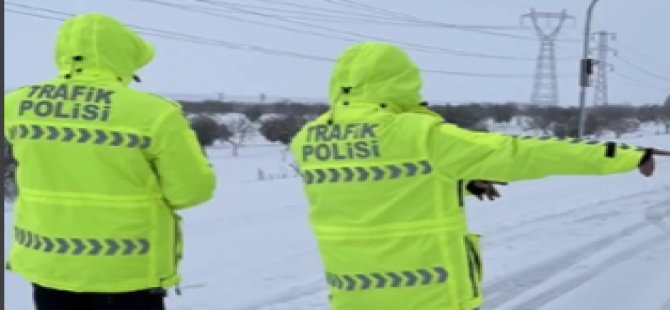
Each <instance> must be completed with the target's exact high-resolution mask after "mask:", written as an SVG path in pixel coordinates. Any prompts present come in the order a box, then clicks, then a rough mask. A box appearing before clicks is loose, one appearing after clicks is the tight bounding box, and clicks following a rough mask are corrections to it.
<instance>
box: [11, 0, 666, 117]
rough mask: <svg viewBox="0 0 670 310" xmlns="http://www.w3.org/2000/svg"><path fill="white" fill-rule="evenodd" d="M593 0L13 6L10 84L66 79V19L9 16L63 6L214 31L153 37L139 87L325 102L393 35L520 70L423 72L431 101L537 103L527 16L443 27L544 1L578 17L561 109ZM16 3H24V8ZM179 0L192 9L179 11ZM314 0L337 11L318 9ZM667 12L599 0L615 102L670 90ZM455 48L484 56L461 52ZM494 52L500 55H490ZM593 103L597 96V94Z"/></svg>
mask: <svg viewBox="0 0 670 310" xmlns="http://www.w3.org/2000/svg"><path fill="white" fill-rule="evenodd" d="M151 2H153V3H151ZM156 2H160V3H163V4H162V5H161V4H160V3H156ZM589 2H590V1H588V0H560V1H559V0H425V1H421V0H415V1H399V0H396V1H389V0H370V1H362V0H351V1H347V0H246V1H241V0H12V1H5V88H6V89H7V88H14V87H17V86H21V85H25V84H30V83H37V82H40V81H43V80H47V79H50V78H52V77H54V75H55V74H56V69H55V66H54V63H53V59H54V57H53V50H54V45H55V43H54V42H55V36H56V32H57V29H58V27H59V25H60V23H61V22H59V21H55V20H49V19H40V18H37V17H34V16H25V15H19V14H16V13H15V12H14V13H12V12H9V11H8V10H13V11H19V12H23V13H24V14H25V13H28V14H39V15H43V16H53V17H59V15H58V14H57V13H54V12H51V13H49V12H46V11H39V10H36V9H35V8H42V9H50V10H57V11H62V12H66V13H75V14H76V13H85V12H99V13H105V14H108V15H111V16H113V17H116V18H118V19H120V20H121V21H123V22H125V23H129V24H133V25H138V26H143V27H149V28H154V29H159V30H162V31H172V32H179V33H182V34H188V35H194V36H198V37H203V38H206V39H207V40H208V41H207V42H209V44H195V43H192V42H185V41H184V40H183V39H182V40H172V39H166V38H160V37H155V36H145V37H146V38H147V40H148V41H150V42H151V43H153V44H154V45H155V46H156V49H157V57H156V59H155V60H154V62H153V63H151V64H150V65H149V66H148V67H146V68H145V69H143V70H142V71H141V72H140V76H141V77H142V79H143V83H142V84H140V85H137V86H136V87H138V88H141V89H144V90H148V91H152V92H157V93H163V94H177V95H180V96H187V95H207V96H214V94H217V93H223V94H224V95H225V96H226V97H227V98H232V97H237V96H249V97H250V98H256V97H258V96H259V94H260V93H265V94H266V95H267V97H268V98H277V97H289V98H299V97H308V98H326V97H327V89H328V81H329V78H330V71H331V69H332V66H333V64H332V63H331V62H329V61H327V60H325V59H335V58H337V57H338V55H339V54H340V53H341V52H342V51H343V50H344V49H346V47H347V46H350V45H352V44H353V43H354V42H355V41H367V40H373V39H375V40H382V39H383V40H388V41H393V42H396V43H398V44H399V45H400V46H402V47H404V48H406V49H407V51H408V52H409V54H410V55H411V56H412V58H414V59H415V61H416V62H417V63H418V64H419V66H420V67H421V68H422V69H426V70H437V71H457V72H468V73H477V74H484V75H501V74H502V75H507V74H510V75H513V76H514V77H504V78H500V77H498V78H484V77H469V76H461V75H449V74H444V73H428V72H427V73H425V74H424V81H425V83H424V97H425V98H427V99H429V100H432V101H434V102H443V101H450V102H466V101H490V102H506V101H516V102H527V101H529V98H530V94H531V88H532V75H533V73H534V69H535V61H534V59H535V58H536V57H537V53H538V50H539V43H538V42H537V40H535V39H533V38H534V37H535V33H534V31H533V29H532V28H531V27H530V25H531V23H530V21H528V20H526V22H525V26H527V27H526V28H516V29H499V28H494V29H488V28H487V29H485V30H484V31H485V32H489V33H481V32H477V31H463V30H455V29H448V28H445V27H444V25H445V24H456V25H477V26H510V27H519V26H520V25H521V23H520V20H521V19H520V16H521V15H523V14H526V13H528V12H530V9H531V7H535V8H536V9H537V10H538V11H560V10H562V9H566V10H567V12H568V13H569V14H571V15H574V16H575V17H576V22H572V21H569V22H567V23H566V24H565V26H564V29H563V31H562V35H561V37H560V38H559V42H557V56H558V57H559V61H558V69H557V71H558V73H559V88H560V102H561V104H562V105H572V104H576V102H577V94H578V86H577V68H578V63H577V59H578V57H579V55H580V54H581V48H582V47H581V44H580V43H579V42H578V41H581V38H582V33H583V30H582V29H583V26H584V17H585V12H586V8H587V6H588V3H589ZM17 3H18V4H19V5H21V6H17V5H16V4H17ZM166 3H167V5H166ZM357 3H358V4H360V3H364V4H366V5H369V6H373V7H376V8H383V9H385V10H388V11H393V12H398V13H402V14H408V15H412V16H414V17H417V18H419V19H420V20H421V22H420V23H417V22H413V24H412V25H409V24H408V21H410V19H409V17H395V18H392V17H389V16H390V15H389V14H391V13H388V12H381V11H379V10H377V11H375V10H374V9H373V8H369V7H363V6H360V5H357ZM169 4H173V5H177V6H182V7H170V6H169ZM236 4H242V5H243V6H239V5H237V6H236ZM27 6H32V7H35V8H28V7H27ZM183 6H186V8H185V7H183ZM305 6H309V7H305ZM315 7H317V8H324V9H326V10H328V11H326V10H323V11H320V10H318V9H317V8H315ZM203 8H205V9H204V10H203ZM187 9H191V10H195V11H199V12H194V11H189V10H187ZM203 12H204V13H203ZM305 12H308V13H305ZM669 12H670V1H668V0H645V1H631V0H600V3H599V4H598V6H597V8H596V14H595V17H594V26H593V27H594V31H595V30H607V31H611V32H615V33H616V34H617V40H616V41H613V42H612V43H611V45H612V47H613V48H615V49H617V52H618V57H615V56H610V59H609V61H610V62H611V63H612V64H613V65H614V69H615V72H613V73H611V74H610V75H609V79H610V81H609V86H610V92H609V95H610V101H611V102H612V103H617V102H622V103H623V102H628V103H636V104H637V103H658V102H661V101H662V100H664V99H665V97H666V96H667V95H668V94H670V56H669V55H670V41H668V40H667V31H668V29H670V18H668V13H669ZM215 15H216V16H215ZM261 23H262V24H261ZM439 23H442V24H439ZM549 26H552V25H549ZM287 28H290V29H287ZM296 31H299V32H302V33H298V32H296ZM304 32H309V33H304ZM500 34H504V35H500ZM201 41H202V40H201ZM221 41H226V42H232V43H236V44H247V45H253V46H256V47H263V48H266V49H269V50H271V53H274V51H275V50H281V51H286V52H293V53H299V54H300V55H301V56H298V57H288V56H286V55H284V56H278V55H268V54H264V53H261V52H257V51H253V50H250V49H242V50H240V49H231V48H227V47H224V46H221V45H223V44H222V42H221ZM212 42H217V43H212ZM252 49H253V48H252ZM453 52H457V53H460V54H467V55H475V56H477V57H469V56H468V57H465V56H457V55H454V53H453ZM482 56H483V57H482ZM491 56H492V57H497V58H486V57H491ZM300 57H302V58H300ZM310 57H316V58H324V59H321V60H315V59H312V58H310ZM500 58H502V59H500ZM517 75H518V76H517ZM591 98H592V95H591V94H589V101H590V100H591Z"/></svg>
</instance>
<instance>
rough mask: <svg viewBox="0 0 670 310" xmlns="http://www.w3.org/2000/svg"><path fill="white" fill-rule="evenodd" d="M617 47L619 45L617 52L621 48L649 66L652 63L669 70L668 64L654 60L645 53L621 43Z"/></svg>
mask: <svg viewBox="0 0 670 310" xmlns="http://www.w3.org/2000/svg"><path fill="white" fill-rule="evenodd" d="M617 45H619V50H621V49H622V47H623V49H625V50H626V51H628V52H630V53H631V54H635V55H637V56H638V57H639V58H640V59H644V60H645V61H647V62H648V63H650V64H651V63H653V64H655V65H661V66H663V67H665V68H670V64H669V63H665V62H661V61H659V60H658V59H655V58H654V57H653V56H651V55H649V54H647V53H644V52H641V51H639V50H637V49H636V48H633V47H631V46H630V45H628V44H625V43H622V42H621V41H618V43H617Z"/></svg>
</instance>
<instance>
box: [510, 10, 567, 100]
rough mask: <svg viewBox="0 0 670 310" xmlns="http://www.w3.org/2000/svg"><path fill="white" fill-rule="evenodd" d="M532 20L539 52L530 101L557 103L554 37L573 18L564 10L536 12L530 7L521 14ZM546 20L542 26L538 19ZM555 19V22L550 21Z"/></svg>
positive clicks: (555, 37)
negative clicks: (558, 11)
mask: <svg viewBox="0 0 670 310" xmlns="http://www.w3.org/2000/svg"><path fill="white" fill-rule="evenodd" d="M521 18H522V20H523V19H526V18H528V19H530V20H532V21H533V27H534V29H535V33H536V34H537V37H538V39H539V40H540V52H539V54H538V56H537V63H536V65H535V78H534V82H533V91H532V93H531V96H530V102H531V104H534V105H558V75H557V73H556V39H557V38H558V34H559V33H560V31H561V28H562V27H563V24H564V23H565V21H566V20H568V19H571V20H575V17H573V16H571V15H568V13H567V11H566V10H563V11H562V12H560V13H556V12H538V11H536V10H535V9H531V11H530V13H529V14H525V15H523V16H521ZM541 20H544V21H546V26H545V27H542V26H541V25H540V21H541ZM552 21H557V22H556V23H553V24H552V23H551V22H552Z"/></svg>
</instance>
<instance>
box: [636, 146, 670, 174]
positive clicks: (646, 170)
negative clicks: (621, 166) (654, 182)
mask: <svg viewBox="0 0 670 310" xmlns="http://www.w3.org/2000/svg"><path fill="white" fill-rule="evenodd" d="M654 156H670V151H663V150H657V149H647V150H646V151H645V153H644V156H642V159H641V160H640V165H639V167H638V170H640V173H641V174H642V175H643V176H645V177H650V176H652V175H653V174H654V170H656V161H655V160H654Z"/></svg>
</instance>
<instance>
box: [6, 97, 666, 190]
mask: <svg viewBox="0 0 670 310" xmlns="http://www.w3.org/2000/svg"><path fill="white" fill-rule="evenodd" d="M182 106H183V108H184V111H185V112H186V113H187V114H188V115H189V120H190V122H191V125H192V127H193V129H194V131H195V132H196V134H197V137H198V141H199V142H200V144H201V145H203V146H211V145H213V144H214V143H215V142H216V141H217V140H218V141H222V142H224V143H228V144H229V145H231V146H232V151H233V155H235V156H236V155H237V150H238V148H239V147H240V146H242V145H243V144H245V143H246V142H247V141H248V139H249V138H250V136H251V135H253V134H255V133H256V132H257V133H259V134H261V135H262V136H264V137H265V138H266V140H268V141H270V142H278V143H282V144H284V145H288V144H289V143H290V141H291V139H292V138H293V137H294V136H295V134H296V133H297V132H298V131H299V130H300V128H301V127H302V126H303V125H304V124H305V123H306V122H308V121H309V120H312V119H314V118H315V117H317V116H318V115H320V114H322V113H325V112H326V111H328V106H327V105H326V104H302V103H291V102H280V103H274V104H249V103H235V102H219V101H204V102H182ZM431 109H433V111H435V112H436V113H438V114H440V115H441V116H442V117H443V118H444V119H445V121H447V122H449V123H454V124H456V125H458V126H460V127H463V128H468V129H472V130H480V131H487V130H488V129H489V128H488V127H487V120H493V121H495V122H497V123H509V122H511V121H513V120H514V119H515V118H516V119H517V120H518V119H519V118H521V119H524V120H525V122H524V124H522V126H523V127H524V128H523V129H525V130H537V131H540V132H541V133H542V134H545V135H554V136H559V137H574V136H576V135H577V120H578V109H577V108H575V107H538V106H525V105H517V104H513V103H508V104H465V105H450V104H445V105H436V106H432V107H431ZM228 113H241V114H243V115H244V116H245V117H240V118H231V119H228V120H226V121H220V120H218V121H217V119H215V116H216V115H217V114H218V115H220V114H228ZM644 122H656V123H661V124H664V126H665V132H666V133H670V97H668V99H667V100H666V101H665V102H664V104H663V105H645V106H639V107H636V106H623V105H610V106H602V107H595V108H590V109H589V114H588V120H587V128H586V134H587V135H594V136H598V135H600V134H601V133H603V132H604V131H607V130H609V131H612V132H614V133H615V134H616V135H617V136H621V135H622V134H624V133H627V132H634V131H636V130H637V129H638V128H639V126H640V124H641V123H644ZM4 159H5V160H4V168H5V169H4V177H5V178H4V179H5V197H8V198H10V199H11V198H12V197H14V196H15V195H16V185H15V182H14V179H15V177H14V173H15V168H16V162H15V161H14V159H13V157H12V154H11V150H10V148H9V144H8V143H7V141H5V143H4Z"/></svg>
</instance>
